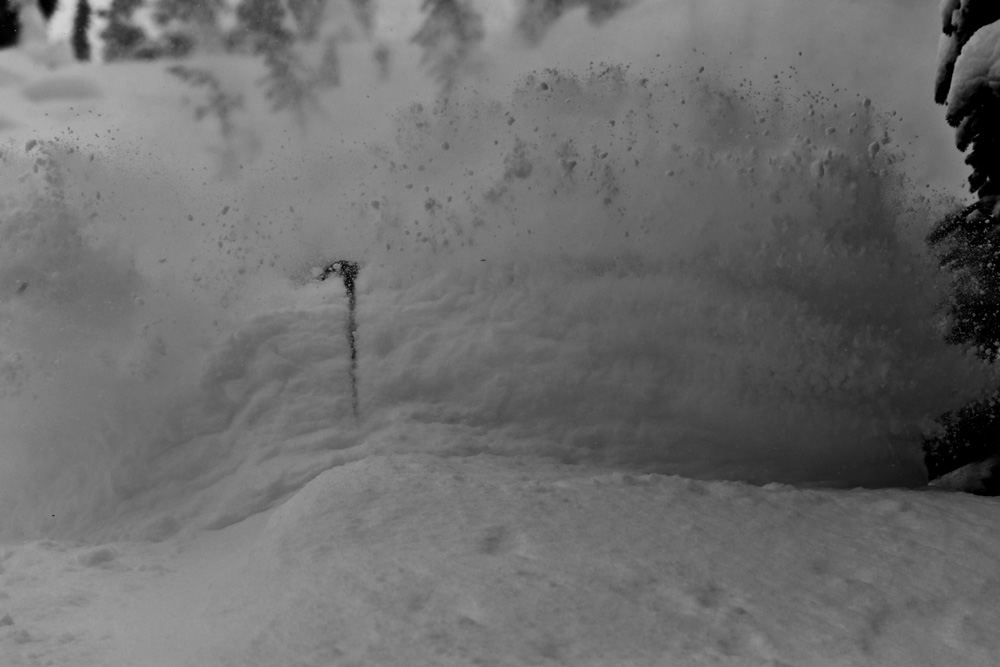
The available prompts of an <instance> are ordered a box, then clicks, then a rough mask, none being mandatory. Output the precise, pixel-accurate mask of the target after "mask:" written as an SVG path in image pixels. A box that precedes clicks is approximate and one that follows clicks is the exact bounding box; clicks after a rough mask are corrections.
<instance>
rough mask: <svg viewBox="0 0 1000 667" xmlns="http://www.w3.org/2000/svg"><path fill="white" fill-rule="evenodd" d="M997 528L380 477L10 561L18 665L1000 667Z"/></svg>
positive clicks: (935, 513)
mask: <svg viewBox="0 0 1000 667" xmlns="http://www.w3.org/2000/svg"><path fill="white" fill-rule="evenodd" d="M997 509H998V505H997V501H995V500H983V499H980V498H976V497H971V496H963V495H952V494H947V493H944V492H925V493H918V492H912V491H866V492H858V491H806V490H796V489H792V488H790V487H783V486H770V487H767V488H755V487H751V486H747V485H744V484H737V483H724V482H696V481H691V480H685V479H682V478H678V477H665V476H660V475H651V476H642V475H639V476H636V475H630V474H627V473H608V472H606V471H600V470H594V469H590V468H586V467H584V468H578V467H568V466H565V465H561V464H557V463H554V462H548V461H541V460H538V459H537V458H534V457H532V458H521V457H513V458H511V457H493V456H486V455H480V456H475V457H470V458H458V459H456V458H451V459H441V458H439V457H434V456H426V455H405V456H393V457H371V458H368V459H366V460H364V461H360V462H357V463H352V464H348V465H344V466H341V467H338V468H335V469H333V470H330V471H328V472H326V473H324V474H322V475H320V476H319V477H317V478H316V479H315V480H313V481H312V482H310V483H309V484H307V485H306V486H305V487H304V488H303V489H302V490H301V491H300V492H299V493H298V494H296V495H295V496H294V497H293V498H292V499H291V500H289V501H288V502H286V503H285V504H284V505H282V506H281V507H280V508H278V509H276V510H272V511H271V512H269V513H267V515H266V516H260V515H259V516H257V517H254V518H253V519H251V520H250V521H248V522H244V523H242V524H240V525H237V526H231V527H229V528H226V529H224V530H222V531H216V532H212V533H207V534H204V535H202V536H200V537H198V538H197V539H195V540H191V541H181V542H172V541H171V542H161V543H159V544H148V543H127V544H115V545H110V546H104V547H97V548H95V547H85V546H76V545H72V544H65V543H58V542H52V541H41V542H33V543H28V544H25V545H22V546H18V547H14V548H8V549H6V550H5V552H4V554H3V558H4V560H3V567H4V580H3V592H4V596H5V597H4V600H3V606H4V609H5V610H6V613H8V614H10V619H9V621H8V622H10V621H12V622H13V624H12V625H8V626H7V627H2V628H0V636H2V637H3V640H2V641H3V644H2V650H3V653H0V655H2V656H3V658H4V664H9V665H30V664H57V665H70V664H72V665H78V666H80V667H86V666H88V665H136V666H150V667H153V666H161V665H162V666H164V667H175V666H181V665H245V666H249V665H254V666H258V665H259V666H261V667H269V666H272V665H291V664H296V665H385V666H391V665H393V666H394V665H399V666H403V665H456V666H457V665H471V664H483V665H559V664H566V665H797V666H799V665H802V666H812V665H815V666H817V667H819V666H827V665H845V666H847V665H859V666H860V665H872V664H878V665H913V666H924V665H926V666H936V665H949V664H961V665H981V666H983V667H985V666H986V665H991V664H993V663H994V660H995V657H996V655H997V652H998V651H1000V643H998V640H997V638H996V633H995V632H993V628H994V626H995V624H996V621H997V618H998V611H1000V610H998V603H997V601H996V598H997V593H998V590H1000V571H998V568H997V565H996V552H997V548H998V545H997V538H996V533H995V531H993V530H992V526H993V523H994V517H995V514H996V512H997ZM0 623H3V620H0Z"/></svg>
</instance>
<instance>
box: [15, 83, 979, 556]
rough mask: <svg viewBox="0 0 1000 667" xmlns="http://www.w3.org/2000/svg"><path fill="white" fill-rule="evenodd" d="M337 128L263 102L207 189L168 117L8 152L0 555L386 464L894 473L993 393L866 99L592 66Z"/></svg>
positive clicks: (849, 475)
mask: <svg viewBox="0 0 1000 667" xmlns="http://www.w3.org/2000/svg"><path fill="white" fill-rule="evenodd" d="M128 71H129V70H127V69H124V68H123V69H120V70H118V71H117V73H116V75H117V76H119V77H122V76H125V75H126V74H127V73H128ZM135 71H136V72H140V73H141V74H142V75H143V76H148V72H147V71H145V70H142V71H140V70H138V69H136V70H135ZM372 97H373V98H375V97H377V95H376V93H375V92H373V93H372ZM389 99H391V98H389ZM95 104H96V105H97V108H100V105H99V104H98V103H95ZM136 104H140V103H139V102H136ZM352 104H353V105H355V106H354V107H351V105H352ZM157 105H158V106H157V108H158V109H159V110H161V111H160V112H161V113H168V112H169V109H168V110H167V111H162V110H163V109H164V108H165V107H164V104H163V102H162V101H161V100H157ZM108 106H109V108H111V105H108ZM177 106H178V108H177V109H176V110H175V111H176V118H181V117H183V114H184V113H185V109H184V108H182V107H181V106H180V105H179V104H178V105H177ZM386 108H389V109H398V111H397V112H396V113H395V115H394V119H393V125H392V130H391V131H389V130H388V129H386V128H387V127H389V126H388V125H386V126H384V127H383V126H381V125H377V124H376V125H373V124H372V121H371V118H374V117H376V116H377V114H378V113H381V112H382V111H384V110H385V109H386ZM352 109H353V110H352ZM336 113H337V114H340V115H339V116H336V117H335V118H334V120H333V121H331V122H329V123H325V124H324V125H323V127H322V128H314V130H313V131H312V132H311V133H310V134H308V136H306V137H305V138H304V139H296V138H295V133H294V132H289V131H288V129H287V128H281V127H277V128H276V127H275V126H277V124H278V121H277V120H276V119H274V118H273V117H270V116H267V115H266V114H265V115H264V116H252V115H251V116H250V118H251V119H252V120H251V121H249V122H247V123H246V125H245V127H244V128H243V134H242V135H241V136H242V137H243V139H241V141H243V143H242V144H241V145H240V146H238V147H236V149H234V150H228V149H227V150H228V152H226V153H225V157H226V160H225V165H226V166H227V169H226V173H225V175H224V177H222V178H216V177H215V175H213V174H212V173H211V172H210V171H206V170H205V168H204V165H205V153H204V151H203V144H204V143H208V142H207V141H206V140H205V138H204V137H201V136H197V135H195V136H192V137H190V138H189V137H187V135H186V134H185V133H184V132H179V131H177V128H183V129H184V130H185V131H187V130H189V127H188V126H185V125H182V124H181V121H179V120H175V121H174V122H175V123H176V125H175V126H174V129H173V131H174V134H173V135H171V130H170V128H167V129H166V130H164V131H163V133H164V134H165V135H166V137H163V136H160V137H159V139H161V140H162V141H161V143H160V144H159V145H158V146H159V147H157V148H155V149H154V148H151V146H153V143H152V142H153V138H150V137H146V136H144V135H142V133H139V134H140V136H141V137H142V138H136V139H132V140H130V142H131V143H128V142H124V141H120V142H119V145H118V147H117V148H116V147H115V146H114V144H111V143H109V142H108V141H105V140H103V139H99V140H98V141H97V142H93V141H90V142H88V140H86V139H83V138H81V137H82V136H85V135H84V134H83V132H82V131H80V132H78V133H77V134H75V135H73V134H72V133H71V134H69V135H65V134H64V135H63V136H61V137H57V138H56V139H54V140H51V141H48V140H47V141H41V142H29V143H28V144H24V143H20V144H13V145H9V146H7V147H6V148H5V149H4V151H3V156H4V160H6V161H7V166H8V167H9V168H6V169H5V170H4V172H3V179H4V181H3V182H4V199H3V201H2V208H0V297H2V298H0V339H2V350H0V382H2V389H3V392H4V397H3V401H2V403H0V412H2V417H3V419H2V421H0V447H2V449H3V451H2V457H3V461H4V469H3V471H0V475H2V478H3V479H2V480H0V481H2V482H3V487H2V491H0V503H2V506H3V512H2V525H0V530H2V531H3V533H4V534H5V535H19V534H24V535H36V534H46V533H47V534H56V533H58V534H72V535H86V536H87V537H88V538H91V539H94V538H97V537H102V536H103V537H109V536H132V537H142V538H148V539H159V538H162V537H164V536H166V535H169V534H172V533H173V532H176V531H177V530H180V529H183V527H185V526H187V525H196V526H198V527H221V526H225V525H228V524H230V523H232V522H234V521H238V520H240V519H241V518H243V517H245V516H247V515H248V514H250V513H253V512H255V511H259V510H260V509H263V508H266V507H268V506H271V505H273V504H274V503H276V502H278V501H280V500H281V499H282V498H285V497H287V496H288V495H289V494H290V493H293V492H294V491H296V490H297V489H298V488H300V487H301V486H302V485H303V484H305V483H306V482H307V481H309V480H310V479H312V478H313V477H315V476H316V475H318V474H319V473H320V472H322V471H323V470H325V469H328V468H329V467H331V466H335V465H338V464H342V463H344V462H346V461H350V460H355V459H357V458H359V457H363V456H367V455H370V454H373V453H385V452H397V451H406V452H412V451H423V452H431V453H437V454H441V455H469V454H475V453H478V452H492V453H500V454H512V455H513V454H525V455H529V456H550V457H556V458H558V459H560V460H564V461H568V462H587V463H591V464H596V465H603V466H609V467H624V468H630V469H642V470H653V471H658V472H666V473H681V474H687V475H693V476H700V477H716V478H717V477H724V478H731V479H742V480H748V481H752V482H768V481H779V482H801V483H829V484H843V485H849V484H871V485H878V484H917V483H920V482H921V481H922V479H923V471H922V467H921V463H920V460H919V436H920V434H921V431H922V429H924V428H925V427H926V426H927V424H928V421H929V419H930V418H931V417H933V416H934V415H936V414H938V413H940V412H941V411H942V410H944V409H947V408H950V407H953V406H954V405H956V404H958V403H960V402H961V401H962V400H963V399H964V397H965V396H967V395H969V394H970V393H972V392H974V391H975V390H976V389H977V388H978V387H979V386H981V385H982V383H983V382H984V381H985V378H984V376H983V371H982V370H981V369H979V368H978V367H977V365H976V364H975V363H974V362H973V361H971V360H970V359H967V358H965V357H964V356H963V355H962V354H961V353H960V352H959V351H957V350H954V349H951V348H948V347H947V346H945V345H943V344H942V343H941V342H940V340H939V338H940V337H939V334H938V331H937V330H936V328H935V327H934V317H935V307H936V305H937V301H938V299H939V297H940V294H941V292H940V290H941V289H942V284H941V283H940V279H939V277H938V275H937V273H936V271H935V270H934V269H933V263H932V262H930V261H928V259H927V258H926V257H925V256H924V254H923V248H922V237H923V233H924V230H926V229H927V227H928V225H929V221H930V220H931V219H933V217H934V216H935V215H936V214H937V213H938V212H939V207H938V206H937V205H936V204H934V203H933V202H931V201H929V200H927V199H926V198H924V197H917V196H914V195H912V194H911V193H910V192H909V191H908V188H907V184H906V181H905V179H904V178H903V177H902V176H901V175H900V173H899V172H898V171H897V167H898V164H899V161H900V158H901V156H900V155H899V154H898V153H895V152H894V151H893V150H892V149H891V145H890V143H889V142H888V141H887V140H886V139H887V138H886V131H887V129H891V128H890V127H888V121H884V120H881V119H880V117H879V116H878V115H877V114H876V112H875V111H874V109H873V108H872V106H871V105H870V104H868V103H867V102H866V100H864V99H863V98H860V97H857V96H854V95H850V94H848V93H844V92H835V93H831V94H828V95H827V96H821V95H811V94H805V93H802V94H796V93H794V92H793V91H789V90H785V89H782V88H781V87H780V86H775V87H774V88H759V87H758V88H755V87H754V86H753V85H751V83H750V82H749V81H738V80H729V79H727V78H726V77H725V76H724V75H723V74H721V73H712V72H705V71H703V70H700V69H698V68H696V67H686V66H675V67H674V68H665V69H650V70H646V71H640V70H638V69H636V70H635V71H630V70H629V69H628V68H624V67H619V66H615V65H600V66H596V65H595V66H594V67H593V68H592V69H591V70H590V71H583V72H569V71H561V70H555V69H553V70H546V71H540V72H536V73H535V74H533V75H531V76H528V77H526V78H524V79H522V80H521V81H520V82H519V83H518V84H517V85H516V86H514V87H513V88H512V89H511V90H507V91H502V90H500V91H496V90H494V91H492V92H490V93H486V92H477V91H475V90H464V91H459V92H458V93H457V94H456V95H455V96H454V97H453V98H452V99H451V100H450V101H448V102H447V103H439V104H436V105H435V104H433V103H430V102H428V101H426V100H424V101H422V102H419V103H413V104H411V105H403V106H402V107H400V106H399V105H398V104H395V105H391V106H390V105H389V104H387V99H386V98H382V99H372V100H371V101H366V100H365V99H354V100H344V101H343V103H342V108H338V110H337V112H336ZM351 114H353V115H351ZM138 115H139V116H141V114H138ZM89 122H91V123H93V124H95V128H96V127H99V121H97V120H93V119H91V121H89ZM331 128H332V129H331ZM150 134H151V135H153V134H155V133H150ZM154 138H156V137H154ZM228 148H233V147H232V146H231V145H230V146H228ZM168 149H169V150H168ZM170 151H173V152H170ZM335 260H348V261H352V262H357V263H358V264H359V266H360V268H361V270H360V273H359V274H358V280H357V283H356V285H355V288H356V296H357V330H356V336H355V337H354V342H356V344H357V360H356V361H357V371H356V373H357V376H356V380H357V383H356V387H357V392H358V396H357V406H358V412H359V414H360V419H359V420H355V419H354V417H353V415H352V412H353V410H354V399H353V396H352V389H353V386H352V385H353V383H352V382H351V364H352V359H351V351H350V350H349V345H348V337H345V336H344V335H343V332H344V330H345V326H347V323H348V321H349V317H350V313H349V304H348V298H347V296H348V295H347V294H346V293H345V291H344V286H343V285H341V284H339V281H325V282H320V281H318V280H315V278H316V276H317V275H318V274H321V273H322V270H323V267H325V266H327V265H329V262H331V261H335Z"/></svg>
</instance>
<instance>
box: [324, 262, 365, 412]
mask: <svg viewBox="0 0 1000 667" xmlns="http://www.w3.org/2000/svg"><path fill="white" fill-rule="evenodd" d="M360 270H361V269H360V267H359V266H358V263H357V262H349V261H347V260H338V261H336V262H334V263H332V264H329V265H327V267H326V268H324V269H323V273H322V275H320V277H319V279H320V280H326V279H327V278H329V277H330V276H332V275H339V276H340V277H341V278H342V279H343V281H344V289H345V290H346V291H347V344H348V345H349V346H350V348H351V399H352V401H351V405H352V407H353V409H354V417H355V418H357V416H358V320H357V306H358V294H357V291H356V290H355V280H356V279H357V277H358V272H359V271H360Z"/></svg>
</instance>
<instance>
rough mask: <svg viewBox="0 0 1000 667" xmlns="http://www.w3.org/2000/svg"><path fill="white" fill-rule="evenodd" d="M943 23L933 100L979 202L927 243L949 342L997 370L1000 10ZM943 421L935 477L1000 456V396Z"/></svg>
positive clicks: (945, 6) (943, 224)
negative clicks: (943, 110)
mask: <svg viewBox="0 0 1000 667" xmlns="http://www.w3.org/2000/svg"><path fill="white" fill-rule="evenodd" d="M941 19H942V33H943V34H942V36H941V42H940V47H939V51H938V54H939V55H938V74H937V81H936V86H935V95H934V99H935V101H937V102H938V103H939V104H944V105H946V107H947V115H946V118H947V120H948V123H949V124H950V125H951V126H952V127H955V128H956V132H955V143H956V146H957V147H958V149H959V150H961V151H963V152H967V153H968V155H967V157H966V159H965V162H966V164H968V165H969V166H970V167H971V168H972V173H971V174H970V176H969V186H970V189H971V191H972V192H973V193H974V194H975V195H976V197H977V199H976V201H975V202H973V203H972V204H970V205H968V206H966V207H965V208H962V209H961V210H958V211H955V212H953V213H951V214H950V215H948V216H946V217H945V218H944V219H943V220H941V221H940V222H939V223H938V224H937V225H936V226H935V228H934V229H933V230H932V231H931V233H930V235H929V236H928V241H929V243H930V244H931V246H932V247H933V248H934V249H935V250H936V251H937V252H938V257H939V260H940V262H941V265H942V267H944V268H946V269H947V270H949V271H950V272H951V274H952V278H953V286H952V291H951V298H950V301H949V303H948V304H947V313H948V328H947V331H946V333H945V336H946V340H947V341H948V342H950V343H954V344H956V345H965V346H968V347H970V348H971V349H972V350H973V351H974V352H975V354H976V355H978V356H979V357H980V358H981V359H983V360H984V361H986V362H988V363H993V362H995V361H996V360H997V358H998V357H1000V123H998V122H997V118H1000V3H997V2H995V1H994V0H944V1H943V2H942V3H941ZM940 421H941V422H942V424H943V426H944V428H945V431H944V434H943V435H940V436H938V437H936V438H933V439H931V440H929V441H928V442H927V444H926V446H925V451H926V461H927V468H928V472H929V474H930V476H931V478H935V477H939V476H941V475H943V474H945V473H948V472H949V471H951V470H954V469H956V468H959V467H961V466H964V465H968V464H970V463H976V462H981V461H984V460H986V459H990V458H992V457H995V456H998V455H1000V446H998V443H997V437H998V436H1000V392H994V393H993V394H992V395H990V396H987V397H985V398H984V399H982V400H980V401H977V402H974V403H972V404H970V405H967V406H965V407H963V408H962V409H961V410H958V411H955V412H952V413H948V414H946V415H943V416H942V417H941V420H940ZM991 469H992V467H991ZM989 490H990V489H980V491H981V492H985V491H989Z"/></svg>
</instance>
